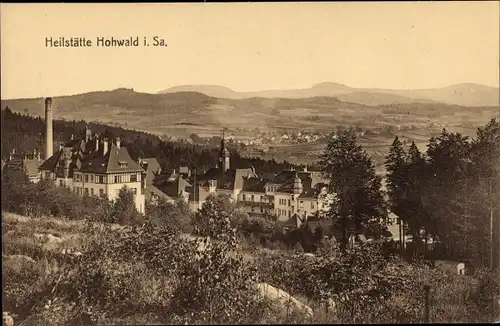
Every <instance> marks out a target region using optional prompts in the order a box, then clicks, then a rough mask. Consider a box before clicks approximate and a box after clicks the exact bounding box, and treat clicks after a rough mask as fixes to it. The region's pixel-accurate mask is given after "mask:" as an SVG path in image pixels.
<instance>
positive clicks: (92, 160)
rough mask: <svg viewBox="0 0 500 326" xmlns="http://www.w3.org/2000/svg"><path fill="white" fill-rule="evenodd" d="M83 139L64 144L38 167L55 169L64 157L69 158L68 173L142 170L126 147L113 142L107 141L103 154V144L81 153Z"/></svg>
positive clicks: (60, 164)
mask: <svg viewBox="0 0 500 326" xmlns="http://www.w3.org/2000/svg"><path fill="white" fill-rule="evenodd" d="M82 143H83V144H84V141H79V142H75V141H72V143H71V144H73V145H75V147H71V146H67V147H66V146H65V147H63V148H62V149H60V150H59V151H57V152H56V153H55V154H54V155H52V156H51V157H50V158H49V159H47V160H46V161H45V162H43V163H42V164H41V165H40V167H39V169H40V170H50V171H56V170H57V168H58V166H62V165H63V164H62V161H63V160H64V159H65V157H70V158H71V164H70V174H72V173H73V170H75V169H76V170H80V171H82V172H92V173H117V172H143V171H144V170H143V169H142V168H141V167H140V166H139V164H138V163H137V162H134V160H132V158H131V157H130V154H129V153H128V150H127V148H125V147H117V146H116V145H115V144H113V143H111V142H109V143H108V144H109V145H108V146H109V149H108V152H107V153H106V155H103V146H100V147H99V149H98V150H97V151H94V152H90V153H87V154H86V153H83V152H82V151H81V149H80V148H81V146H80V145H81V144H82Z"/></svg>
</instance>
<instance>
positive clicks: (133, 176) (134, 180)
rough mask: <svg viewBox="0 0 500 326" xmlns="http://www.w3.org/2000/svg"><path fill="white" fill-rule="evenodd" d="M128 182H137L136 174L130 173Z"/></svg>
mask: <svg viewBox="0 0 500 326" xmlns="http://www.w3.org/2000/svg"><path fill="white" fill-rule="evenodd" d="M130 182H137V174H132V175H130Z"/></svg>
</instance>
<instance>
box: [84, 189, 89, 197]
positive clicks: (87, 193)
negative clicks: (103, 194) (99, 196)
mask: <svg viewBox="0 0 500 326" xmlns="http://www.w3.org/2000/svg"><path fill="white" fill-rule="evenodd" d="M85 195H86V196H88V195H89V188H85Z"/></svg>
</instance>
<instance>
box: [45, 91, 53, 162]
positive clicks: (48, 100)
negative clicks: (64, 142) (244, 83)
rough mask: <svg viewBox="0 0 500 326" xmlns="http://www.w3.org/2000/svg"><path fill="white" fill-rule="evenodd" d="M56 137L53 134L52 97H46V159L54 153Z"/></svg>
mask: <svg viewBox="0 0 500 326" xmlns="http://www.w3.org/2000/svg"><path fill="white" fill-rule="evenodd" d="M53 142H54V138H53V134H52V98H51V97H47V98H46V99H45V159H46V160H47V159H48V158H50V157H51V156H52V154H53V150H54V144H53Z"/></svg>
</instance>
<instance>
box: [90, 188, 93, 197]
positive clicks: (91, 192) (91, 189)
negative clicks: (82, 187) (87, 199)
mask: <svg viewBox="0 0 500 326" xmlns="http://www.w3.org/2000/svg"><path fill="white" fill-rule="evenodd" d="M90 195H91V196H94V188H90Z"/></svg>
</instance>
